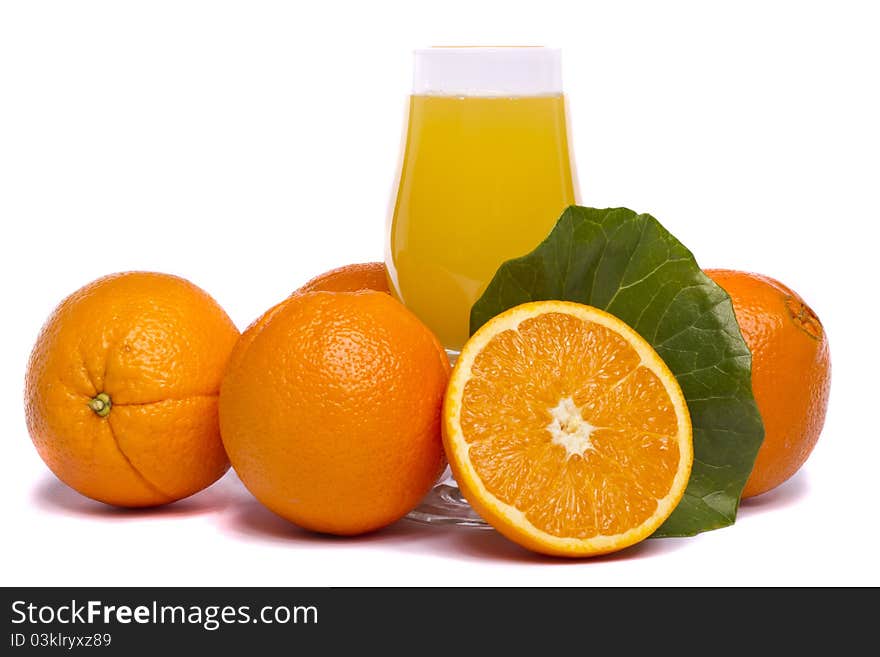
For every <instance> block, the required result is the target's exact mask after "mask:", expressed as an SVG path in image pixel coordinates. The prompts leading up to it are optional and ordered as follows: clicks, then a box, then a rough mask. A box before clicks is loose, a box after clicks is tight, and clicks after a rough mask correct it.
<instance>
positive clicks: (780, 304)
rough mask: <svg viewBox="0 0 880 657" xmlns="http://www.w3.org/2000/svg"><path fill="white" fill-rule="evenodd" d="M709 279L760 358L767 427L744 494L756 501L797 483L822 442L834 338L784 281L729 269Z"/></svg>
mask: <svg viewBox="0 0 880 657" xmlns="http://www.w3.org/2000/svg"><path fill="white" fill-rule="evenodd" d="M706 274H707V275H708V276H709V277H710V278H711V279H712V280H713V281H715V282H716V283H718V285H720V286H721V287H722V288H724V290H725V291H727V293H728V294H729V295H730V298H731V300H732V301H733V310H734V313H735V314H736V319H737V322H738V323H739V327H740V330H741V331H742V334H743V337H744V338H745V340H746V344H748V346H749V349H750V350H751V352H752V390H753V391H754V394H755V401H756V402H757V404H758V410H759V411H760V412H761V418H762V419H763V421H764V443H763V444H762V445H761V449H760V451H759V452H758V458H757V460H756V461H755V467H754V469H753V470H752V474H751V475H750V476H749V479H748V481H747V482H746V486H745V489H744V490H743V497H754V496H755V495H760V494H761V493H766V492H767V491H769V490H771V489H772V488H775V487H776V486H778V485H779V484H781V483H783V482H784V481H786V480H787V479H789V478H790V477H791V476H792V475H794V473H795V472H797V471H798V469H799V468H800V467H801V466H802V465H803V464H804V462H805V461H806V460H807V457H808V456H809V455H810V452H812V451H813V447H815V445H816V441H817V440H819V434H820V433H822V425H823V424H824V423H825V410H826V408H827V407H828V393H829V390H830V388H831V356H830V352H829V350H828V338H827V336H826V335H825V329H824V328H823V327H822V323H821V322H820V321H819V318H818V317H817V316H816V313H814V312H813V311H812V309H811V308H810V307H809V306H808V305H807V304H806V303H804V300H803V299H801V297H800V296H798V294H796V293H795V292H793V291H792V290H791V289H790V288H788V287H786V286H785V285H783V284H782V283H780V282H779V281H777V280H775V279H772V278H770V277H769V276H761V275H760V274H750V273H747V272H742V271H731V270H726V269H707V270H706Z"/></svg>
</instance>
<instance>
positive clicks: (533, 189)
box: [385, 47, 577, 524]
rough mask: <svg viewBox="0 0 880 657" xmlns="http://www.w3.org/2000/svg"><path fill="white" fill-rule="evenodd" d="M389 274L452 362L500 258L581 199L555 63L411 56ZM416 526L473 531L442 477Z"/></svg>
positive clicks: (535, 239)
mask: <svg viewBox="0 0 880 657" xmlns="http://www.w3.org/2000/svg"><path fill="white" fill-rule="evenodd" d="M414 64H415V65H414V75H413V91H412V95H411V96H410V99H409V113H408V120H407V132H406V142H405V146H404V149H403V157H402V161H401V166H400V172H399V179H398V183H397V185H396V196H395V197H394V199H393V210H392V212H391V216H390V222H389V231H388V241H387V243H386V257H385V264H386V265H387V268H388V274H389V278H390V283H391V288H392V291H393V292H394V294H395V295H396V296H397V298H398V299H400V300H401V301H402V302H403V303H404V304H405V305H406V306H407V307H408V308H409V309H410V310H412V311H413V312H414V313H415V314H416V315H418V316H419V317H420V318H421V319H422V321H424V322H425V323H426V324H427V325H428V326H429V327H430V328H431V329H432V330H433V331H434V333H436V335H437V337H438V338H439V339H440V341H441V342H442V343H443V345H444V346H445V347H446V349H447V351H448V352H449V353H450V355H451V357H454V355H455V354H456V352H457V351H458V350H460V349H461V347H462V345H463V344H464V342H465V341H466V340H467V338H468V335H469V322H470V311H471V306H472V305H473V304H474V302H475V301H476V300H477V299H478V298H479V297H480V295H481V294H482V293H483V291H484V290H485V289H486V286H487V285H488V283H489V281H491V280H492V277H493V276H494V275H495V272H496V271H497V270H498V267H499V265H501V263H502V262H504V261H505V260H509V259H510V258H515V257H518V256H521V255H524V254H526V253H528V252H529V251H531V250H532V249H534V248H535V247H536V246H537V245H538V244H539V243H540V242H541V240H543V239H544V238H545V237H546V236H547V234H548V233H549V232H550V230H551V229H552V228H553V226H554V224H555V223H556V220H557V219H558V218H559V215H560V214H561V212H562V210H563V209H564V208H565V207H566V206H568V205H571V204H572V203H575V202H576V201H577V184H576V180H575V175H574V167H573V164H572V157H571V153H570V150H569V139H568V126H567V119H566V102H565V96H564V95H563V93H562V75H561V54H560V51H559V50H556V49H551V48H540V47H480V48H471V47H467V48H458V47H451V48H450V47H445V48H429V49H425V50H417V51H415V62H414ZM410 517H411V518H414V519H417V520H423V521H427V522H449V523H459V524H480V523H481V522H482V521H480V520H479V518H478V517H477V516H476V515H475V514H474V513H473V511H471V510H470V508H469V507H468V506H467V504H466V503H465V502H464V501H463V500H462V498H461V496H460V495H459V494H458V488H457V486H456V485H455V482H454V480H452V479H451V476H450V475H449V473H448V472H447V473H446V474H445V475H444V478H441V480H440V482H439V483H438V485H437V486H436V487H435V489H434V491H433V492H432V493H431V494H429V495H428V497H427V498H426V500H425V501H424V503H423V504H422V506H421V507H420V508H419V509H417V510H416V511H414V512H413V513H412V514H411V516H410Z"/></svg>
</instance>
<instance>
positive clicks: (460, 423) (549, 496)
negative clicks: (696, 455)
mask: <svg viewBox="0 0 880 657" xmlns="http://www.w3.org/2000/svg"><path fill="white" fill-rule="evenodd" d="M443 440H444V446H445V448H446V454H447V456H448V458H449V463H450V465H451V467H452V471H453V474H454V475H455V478H456V480H457V481H458V484H459V486H460V487H461V490H462V493H464V496H465V497H466V498H467V500H468V501H469V502H470V504H471V505H472V506H473V507H474V509H475V510H476V511H477V512H478V513H479V514H480V515H481V516H482V517H483V518H484V519H485V520H486V521H487V522H488V523H490V524H491V525H493V526H494V527H495V528H496V529H497V530H498V531H499V532H501V533H502V534H504V535H505V536H507V537H508V538H510V539H511V540H513V541H516V542H517V543H519V544H520V545H523V546H524V547H526V548H529V549H531V550H534V551H536V552H542V553H545V554H552V555H559V556H569V557H580V556H590V555H597V554H604V553H608V552H613V551H616V550H620V549H622V548H625V547H627V546H630V545H633V544H634V543H637V542H638V541H640V540H642V539H643V538H646V537H647V536H649V535H650V534H651V533H652V532H653V531H654V530H655V529H657V527H659V526H660V525H661V524H662V523H663V521H664V520H665V519H666V518H667V517H668V516H669V514H670V513H672V511H673V509H675V506H676V505H677V504H678V502H679V500H680V499H681V497H682V495H683V494H684V490H685V487H686V486H687V482H688V477H689V476H690V471H691V464H692V463H693V443H692V437H691V422H690V415H689V414H688V409H687V405H686V403H685V400H684V396H683V395H682V393H681V388H679V386H678V382H677V381H676V380H675V377H674V376H673V374H672V372H670V371H669V368H668V367H667V366H666V364H665V363H664V362H663V360H662V359H661V358H660V356H659V355H657V352H656V351H654V349H653V348H652V347H651V345H650V344H648V342H646V341H645V340H644V339H643V338H642V337H641V336H640V335H639V334H638V333H636V332H635V331H634V330H633V329H631V328H630V327H629V326H628V325H627V324H625V323H624V322H623V321H621V320H620V319H618V318H616V317H614V316H613V315H610V314H608V313H606V312H604V311H602V310H599V309H597V308H593V307H591V306H585V305H582V304H578V303H571V302H566V301H536V302H532V303H525V304H522V305H520V306H516V307H515V308H511V309H510V310H507V311H505V312H503V313H501V314H500V315H498V316H497V317H495V318H493V319H492V320H490V321H489V322H487V323H486V324H485V325H484V326H483V327H482V328H481V329H480V330H479V331H477V332H476V333H475V334H474V335H473V336H472V337H471V339H470V340H469V341H468V342H467V343H466V344H465V346H464V348H463V349H462V352H461V355H460V356H459V358H458V361H457V362H456V364H455V368H454V370H453V373H452V378H451V379H450V382H449V387H448V388H447V391H446V397H445V400H444V407H443Z"/></svg>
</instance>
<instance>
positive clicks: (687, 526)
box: [471, 205, 764, 536]
mask: <svg viewBox="0 0 880 657" xmlns="http://www.w3.org/2000/svg"><path fill="white" fill-rule="evenodd" d="M544 299H562V300H566V301H577V302H580V303H585V304H588V305H591V306H595V307H597V308H602V309H604V310H607V311H608V312H610V313H611V314H613V315H616V316H617V317H619V318H621V319H622V320H624V321H625V322H626V323H627V324H629V325H630V326H632V327H633V328H634V329H635V330H636V331H638V332H639V333H640V334H641V335H642V337H644V338H645V339H646V340H647V341H648V342H650V343H651V344H652V345H653V346H654V349H656V350H657V353H659V354H660V356H661V357H662V358H663V360H664V361H666V364H667V365H668V366H669V369H671V370H672V372H673V373H674V374H675V376H676V378H677V379H678V383H679V385H680V386H681V389H682V391H683V392H684V396H685V399H686V400H687V404H688V409H689V410H690V414H691V422H692V423H693V432H694V466H693V471H692V473H691V478H690V481H689V483H688V487H687V491H686V492H685V495H684V497H683V498H682V501H681V503H680V504H679V505H678V507H676V509H675V511H674V512H673V513H672V515H671V516H670V517H669V518H668V519H667V520H666V522H665V523H664V524H663V525H662V526H661V527H660V528H659V529H658V530H657V532H656V533H655V534H654V536H691V535H693V534H697V533H699V532H702V531H707V530H710V529H716V528H718V527H725V526H727V525H730V524H733V522H734V521H735V520H736V511H737V507H738V506H739V499H740V495H741V494H742V489H743V486H745V483H746V479H748V476H749V473H750V472H751V471H752V466H753V465H754V462H755V456H756V454H757V453H758V448H759V447H760V446H761V441H762V440H763V438H764V427H763V424H762V423H761V416H760V414H759V413H758V408H757V406H756V405H755V399H754V397H753V395H752V384H751V360H752V359H751V354H750V353H749V349H748V347H747V346H746V344H745V341H744V340H743V338H742V335H741V333H740V331H739V326H738V324H737V322H736V317H735V316H734V314H733V306H732V305H731V303H730V297H728V295H727V293H726V292H725V291H724V290H722V289H721V288H720V287H718V286H717V285H716V284H715V283H713V282H712V280H711V279H709V277H708V276H706V275H705V274H704V273H703V272H702V271H701V270H700V268H699V267H698V266H697V263H696V261H695V260H694V257H693V255H692V254H691V252H690V251H688V250H687V249H686V248H685V247H684V245H682V244H681V242H679V241H678V240H677V239H675V237H673V236H672V235H671V234H670V233H669V232H668V231H667V230H666V229H665V228H663V226H661V225H660V223H659V222H658V221H657V220H656V219H654V217H652V216H650V215H648V214H636V213H635V212H633V211H632V210H628V209H626V208H610V209H603V210H600V209H595V208H584V207H579V206H574V205H573V206H571V207H569V208H567V209H566V210H565V212H563V214H562V216H561V217H560V218H559V222H558V223H557V224H556V227H555V228H554V229H553V231H552V232H551V233H550V235H549V236H548V237H547V239H546V240H544V241H543V242H542V243H541V244H540V245H539V246H538V247H537V248H536V249H535V250H534V251H532V252H531V253H530V254H528V255H526V256H523V257H522V258H517V259H515V260H510V261H508V262H506V263H504V264H503V265H501V267H500V269H499V270H498V272H497V273H496V274H495V277H494V278H493V279H492V281H491V283H490V284H489V287H488V288H487V289H486V291H485V293H484V294H483V296H482V297H480V298H479V299H478V300H477V302H476V303H475V304H474V307H473V309H472V310H471V333H473V332H474V331H476V330H477V329H478V328H479V327H480V326H482V325H483V324H485V323H486V322H487V321H488V320H489V319H491V318H492V317H494V316H495V315H497V314H498V313H500V312H502V311H504V310H507V309H508V308H512V307H513V306H516V305H519V304H521V303H525V302H527V301H537V300H544Z"/></svg>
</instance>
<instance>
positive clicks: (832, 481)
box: [0, 0, 880, 585]
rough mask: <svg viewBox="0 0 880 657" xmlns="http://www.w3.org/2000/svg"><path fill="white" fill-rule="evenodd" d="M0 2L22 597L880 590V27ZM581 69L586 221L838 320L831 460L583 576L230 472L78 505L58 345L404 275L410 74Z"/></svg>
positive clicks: (603, 12) (821, 447)
mask: <svg viewBox="0 0 880 657" xmlns="http://www.w3.org/2000/svg"><path fill="white" fill-rule="evenodd" d="M725 7H726V8H722V7H721V3H706V2H663V3H652V2H645V3H634V2H614V3H610V2H609V3H602V5H601V6H600V5H598V4H594V3H590V2H583V1H580V2H570V3H561V2H551V1H549V0H541V1H540V2H537V1H534V2H528V3H520V2H511V1H509V0H508V1H506V2H476V1H475V0H469V1H465V2H456V1H453V0H444V1H443V2H436V1H435V2H430V3H423V2H408V3H400V5H395V4H391V3H382V2H376V1H372V2H363V3H355V2H352V3H345V4H343V3H334V2H320V3H318V2H315V3H296V2H221V1H217V0H211V1H209V2H186V1H183V0H172V1H167V2H166V1H158V0H153V1H151V2H136V3H135V2H122V1H108V2H38V1H27V2H25V1H20V2H15V1H7V2H4V3H3V4H2V5H0V227H2V232H0V267H2V277H0V280H2V282H3V283H2V284H3V308H4V310H3V312H2V318H3V319H2V323H0V331H2V340H0V418H2V425H0V449H2V457H0V472H2V476H0V487H2V489H0V500H2V502H0V503H2V505H3V507H2V508H3V514H2V518H3V535H4V536H3V541H2V544H3V547H2V559H0V583H2V584H4V585H10V584H22V585H49V584H59V585H60V584H114V585H136V584H152V585H173V584H181V585H196V584H208V585H220V584H239V585H244V584H254V585H269V584H271V585H343V584H348V585H360V584H382V585H383V584H404V585H422V584H440V585H446V584H477V585H482V584H496V585H513V584H523V585H562V584H571V585H594V584H610V585H627V584H691V585H702V584H789V585H791V584H873V585H878V584H880V570H878V566H877V562H876V559H875V555H876V550H877V540H878V530H877V521H876V515H877V509H878V501H877V500H878V495H877V492H876V491H877V483H876V482H877V480H878V473H880V429H878V422H877V419H876V418H877V392H876V391H877V384H876V382H877V380H878V378H877V377H878V375H877V372H878V367H880V362H878V360H880V359H878V358H877V347H876V344H877V338H876V336H877V327H878V319H880V318H878V312H877V300H876V297H877V284H878V282H880V281H878V276H877V262H876V261H877V256H876V254H877V252H878V243H877V239H878V228H877V224H878V220H880V209H878V208H880V203H878V198H877V192H878V183H880V159H878V158H880V155H878V153H880V129H878V121H880V96H878V85H880V83H878V79H880V73H878V62H880V46H878V43H880V41H878V38H877V30H878V26H880V20H878V16H877V14H876V13H875V11H874V10H873V9H872V3H870V2H864V3H857V2H845V1H836V2H826V3H813V2H791V3H784V2H769V1H764V2H738V3H726V4H725ZM437 44H546V45H553V46H559V47H562V48H563V50H564V83H565V87H566V91H567V93H568V95H569V99H570V109H571V123H572V126H573V140H574V150H575V155H576V160H577V165H578V169H579V177H580V184H581V193H582V200H583V202H584V203H585V204H588V205H594V206H611V205H626V206H628V207H631V208H633V209H637V210H639V211H646V212H651V213H652V214H654V215H655V216H656V217H658V218H659V219H660V220H661V221H662V222H663V223H664V224H665V225H666V226H667V227H668V228H669V229H670V230H671V231H672V232H673V233H674V234H675V235H677V236H678V237H679V238H680V239H681V240H682V241H683V242H684V243H685V244H686V245H688V246H689V247H690V248H691V249H692V250H693V251H694V252H695V254H696V256H697V258H698V260H699V262H700V263H701V264H702V265H703V266H706V267H731V268H737V269H747V270H753V271H758V272H762V273H766V274H769V275H771V276H774V277H776V278H778V279H780V280H782V281H783V282H785V283H787V284H788V285H789V286H791V287H793V288H794V289H795V290H797V291H799V292H800V293H801V294H802V296H804V297H805V299H806V300H807V302H808V303H809V304H810V305H811V306H812V307H813V308H814V310H815V311H816V312H817V313H818V314H819V316H820V317H821V319H822V320H823V322H824V324H825V327H826V329H827V332H828V334H829V335H830V340H831V352H832V360H833V363H834V375H833V387H832V394H831V404H830V407H829V411H828V418H827V422H826V425H825V430H824V433H823V435H822V437H821V439H820V441H819V444H818V447H817V448H816V450H815V451H814V453H813V455H812V457H811V458H810V460H809V462H808V463H807V465H806V466H805V467H804V468H803V469H802V470H801V472H800V473H799V474H798V475H797V476H796V477H795V478H794V479H792V480H791V481H789V482H788V483H787V484H786V485H785V486H783V487H781V488H779V489H777V490H776V491H775V492H772V493H769V494H767V495H765V496H763V497H761V498H758V499H757V500H754V501H753V502H751V503H746V504H744V506H743V508H742V510H741V514H740V520H739V522H738V523H737V524H736V525H735V526H733V527H730V528H727V529H723V530H720V531H715V532H711V533H707V534H703V535H701V536H699V537H696V538H692V539H676V540H663V541H646V542H644V543H642V544H640V545H639V546H636V547H635V548H633V549H630V550H628V551H625V552H622V553H619V554H616V555H612V556H610V557H607V558H602V559H596V560H592V561H584V562H561V561H556V560H551V559H545V558H542V557H538V556H533V555H531V554H529V553H527V552H525V551H523V550H521V549H520V548H519V547H517V546H516V545H514V544H512V543H508V542H507V541H506V540H505V539H503V538H502V537H500V536H499V535H497V534H495V533H494V532H476V531H472V530H471V531H468V530H453V529H442V528H424V527H421V526H419V525H415V524H411V523H408V522H401V523H397V525H395V526H392V527H391V528H388V529H387V530H385V531H382V532H379V533H376V534H374V535H370V536H365V537H362V538H356V539H333V538H325V537H321V536H317V535H313V534H308V533H306V532H303V531H300V530H298V529H297V528H295V527H293V526H292V525H289V524H287V523H286V522H285V521H283V520H280V519H279V518H277V517H275V516H273V515H272V514H271V513H270V512H268V511H266V510H264V509H263V508H262V507H261V506H260V505H259V504H258V503H257V502H256V501H255V500H253V498H251V497H250V496H249V494H248V493H247V491H245V490H244V489H243V488H242V486H241V485H240V483H239V482H238V481H237V480H236V479H235V477H234V475H229V476H227V477H226V478H225V479H224V480H222V481H221V482H219V483H218V484H216V485H215V486H214V487H212V488H211V489H209V490H207V491H205V492H203V493H201V494H199V495H197V496H195V497H193V498H190V499H189V500H186V501H183V502H180V503H177V504H175V505H172V506H169V507H167V508H164V509H158V510H153V511H135V512H130V511H121V510H116V509H112V508H108V507H105V506H102V505H101V504H98V503H95V502H92V501H90V500H87V499H85V498H82V497H80V496H79V495H78V494H76V493H74V492H72V491H71V490H69V489H67V488H66V487H65V486H63V485H62V484H60V483H58V482H57V481H56V480H55V479H54V477H53V476H52V475H51V474H50V473H49V472H48V470H47V469H46V468H45V466H44V465H43V463H42V462H41V461H40V459H39V457H38V456H37V454H36V451H35V450H34V449H33V447H32V445H31V443H30V440H29V439H28V435H27V431H26V429H25V424H24V414H23V408H22V401H21V400H22V380H23V376H24V370H25V363H26V359H27V356H28V353H29V350H30V348H31V346H32V344H33V341H34V339H35V338H36V335H37V332H38V330H39V328H40V325H41V324H42V322H43V321H44V319H45V318H46V317H47V316H48V314H49V313H50V312H51V310H52V309H53V307H54V306H55V305H56V304H57V303H58V302H59V301H60V300H61V299H62V298H63V297H64V296H66V295H67V294H69V293H71V292H72V291H74V290H75V289H77V288H78V287H80V286H81V285H83V284H85V283H87V282H89V281H90V280H92V279H94V278H96V277H98V276H101V275H104V274H107V273H110V272H114V271H120V270H129V269H148V270H158V271H166V272H172V273H176V274H179V275H182V276H185V277H187V278H189V279H190V280H192V281H193V282H195V283H196V284H198V285H200V286H202V287H203V288H205V289H206V290H208V291H209V292H210V293H211V294H212V295H213V296H214V297H215V298H216V299H217V300H218V301H219V302H220V303H221V304H222V305H223V306H224V307H225V308H226V309H227V311H228V312H229V314H230V315H231V316H232V318H233V319H234V320H235V321H236V322H237V323H238V325H239V326H240V327H242V328H243V327H244V326H246V325H247V324H248V323H249V322H250V321H251V320H252V319H253V318H254V317H256V316H257V315H258V314H260V313H261V312H262V311H263V310H264V309H266V308H267V307H269V306H270V305H272V304H274V303H275V302H277V301H278V300H280V299H281V298H283V297H284V296H286V295H287V294H288V293H289V292H290V291H291V290H293V289H294V288H296V287H298V286H299V285H300V284H301V283H303V282H304V281H305V280H306V279H308V278H310V277H311V276H313V275H315V274H317V273H319V272H322V271H324V270H326V269H328V268H331V267H334V266H337V265H342V264H347V263H351V262H360V261H370V260H379V259H381V258H382V255H383V249H384V246H383V241H384V228H385V220H386V211H387V204H388V199H389V195H390V192H391V185H392V181H393V177H394V170H395V167H396V165H397V158H398V154H399V143H400V135H401V130H402V127H403V126H402V123H403V117H404V103H405V99H406V94H407V92H408V87H409V83H410V71H411V59H410V51H411V50H412V49H413V48H416V47H423V46H427V45H437Z"/></svg>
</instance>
